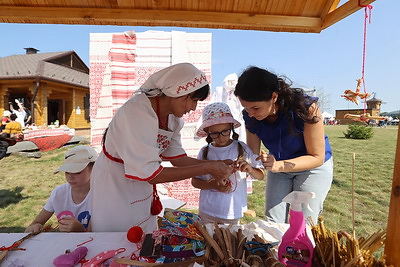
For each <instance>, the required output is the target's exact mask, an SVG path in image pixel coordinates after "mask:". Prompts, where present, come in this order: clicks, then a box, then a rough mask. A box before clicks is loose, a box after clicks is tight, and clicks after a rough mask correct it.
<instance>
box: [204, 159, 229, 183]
mask: <svg viewBox="0 0 400 267" xmlns="http://www.w3.org/2000/svg"><path fill="white" fill-rule="evenodd" d="M229 163H230V164H229ZM232 163H233V161H232V160H226V162H225V161H223V160H216V161H210V162H208V163H207V165H208V168H209V171H208V173H209V174H210V175H211V176H212V177H214V178H215V180H217V181H218V182H222V184H224V185H225V184H226V180H228V181H229V176H231V175H232V173H233V165H232Z"/></svg>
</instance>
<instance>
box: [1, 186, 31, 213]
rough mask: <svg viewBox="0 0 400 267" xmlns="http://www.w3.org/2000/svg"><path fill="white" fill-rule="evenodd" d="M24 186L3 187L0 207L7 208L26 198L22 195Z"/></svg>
mask: <svg viewBox="0 0 400 267" xmlns="http://www.w3.org/2000/svg"><path fill="white" fill-rule="evenodd" d="M23 189H24V188H23V187H22V186H18V187H15V188H14V189H12V190H10V189H1V190H0V208H2V209H3V208H5V207H7V206H8V205H10V204H16V203H18V202H20V201H21V200H23V199H25V198H26V197H23V196H22V195H21V191H22V190H23Z"/></svg>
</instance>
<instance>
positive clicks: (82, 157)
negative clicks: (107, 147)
mask: <svg viewBox="0 0 400 267" xmlns="http://www.w3.org/2000/svg"><path fill="white" fill-rule="evenodd" d="M97 156H98V154H97V152H96V150H95V149H94V148H92V147H90V146H82V145H81V146H76V147H74V148H71V149H70V150H68V151H67V152H66V153H65V156H64V163H63V165H61V166H60V168H58V169H57V170H56V171H55V172H54V174H56V173H58V172H70V173H78V172H81V171H83V169H84V168H86V166H87V165H88V164H89V163H90V162H95V161H96V159H97Z"/></svg>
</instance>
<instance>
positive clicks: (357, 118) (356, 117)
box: [344, 113, 385, 123]
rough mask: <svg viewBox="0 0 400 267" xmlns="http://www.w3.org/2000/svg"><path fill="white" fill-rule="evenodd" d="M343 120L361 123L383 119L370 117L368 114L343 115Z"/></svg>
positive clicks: (382, 118)
mask: <svg viewBox="0 0 400 267" xmlns="http://www.w3.org/2000/svg"><path fill="white" fill-rule="evenodd" d="M344 118H345V119H353V120H354V121H361V122H367V123H368V121H369V120H384V119H385V117H382V116H371V115H370V114H369V113H364V114H349V113H347V114H345V115H344Z"/></svg>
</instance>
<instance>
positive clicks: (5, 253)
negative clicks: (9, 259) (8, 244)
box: [0, 230, 44, 263]
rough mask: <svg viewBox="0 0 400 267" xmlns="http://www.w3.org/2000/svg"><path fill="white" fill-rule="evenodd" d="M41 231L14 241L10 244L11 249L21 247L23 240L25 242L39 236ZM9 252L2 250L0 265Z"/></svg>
mask: <svg viewBox="0 0 400 267" xmlns="http://www.w3.org/2000/svg"><path fill="white" fill-rule="evenodd" d="M43 231H44V230H40V231H38V232H34V233H29V234H27V235H26V236H24V237H23V238H21V239H19V240H17V241H15V242H14V243H13V244H12V247H13V248H17V247H19V245H21V243H22V242H24V241H25V240H27V239H28V238H30V237H32V236H35V235H38V234H40V233H41V232H43ZM10 250H11V249H10ZM10 250H4V251H3V252H1V253H0V263H1V262H2V261H3V260H4V258H5V257H6V256H7V254H8V252H9V251H10Z"/></svg>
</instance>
